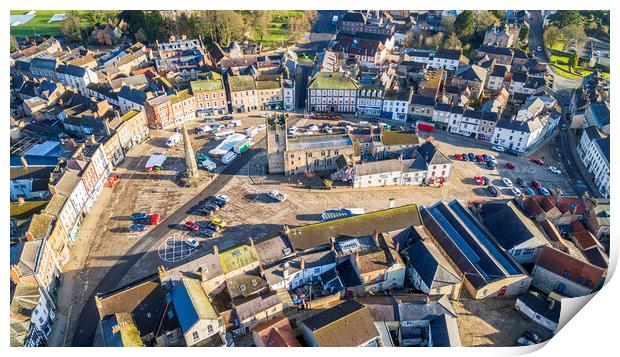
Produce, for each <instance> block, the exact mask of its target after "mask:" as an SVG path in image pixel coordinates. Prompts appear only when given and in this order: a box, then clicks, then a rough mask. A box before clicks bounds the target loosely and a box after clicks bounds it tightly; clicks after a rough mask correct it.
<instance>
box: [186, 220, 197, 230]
mask: <svg viewBox="0 0 620 357" xmlns="http://www.w3.org/2000/svg"><path fill="white" fill-rule="evenodd" d="M184 226H185V228H186V229H187V230H188V231H194V232H196V231H197V230H199V229H200V226H199V225H198V224H197V223H195V222H192V221H187V222H185V224H184Z"/></svg>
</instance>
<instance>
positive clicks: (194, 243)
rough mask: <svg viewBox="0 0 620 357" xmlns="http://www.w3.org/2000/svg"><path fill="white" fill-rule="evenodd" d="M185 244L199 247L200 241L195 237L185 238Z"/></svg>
mask: <svg viewBox="0 0 620 357" xmlns="http://www.w3.org/2000/svg"><path fill="white" fill-rule="evenodd" d="M185 244H187V245H189V246H190V247H192V248H198V246H199V245H200V243H198V241H197V240H195V239H194V238H187V239H185Z"/></svg>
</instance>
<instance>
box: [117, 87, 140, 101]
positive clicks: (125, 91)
mask: <svg viewBox="0 0 620 357" xmlns="http://www.w3.org/2000/svg"><path fill="white" fill-rule="evenodd" d="M117 97H118V98H123V99H126V100H128V101H130V102H133V103H136V104H139V105H144V103H145V102H146V100H147V96H146V93H145V92H144V91H141V90H137V89H132V88H130V87H128V86H123V87H122V88H121V90H120V91H119V92H118V94H117Z"/></svg>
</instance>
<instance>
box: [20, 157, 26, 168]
mask: <svg viewBox="0 0 620 357" xmlns="http://www.w3.org/2000/svg"><path fill="white" fill-rule="evenodd" d="M19 160H21V162H22V166H23V167H28V161H26V158H25V157H24V156H23V155H21V156H20V157H19Z"/></svg>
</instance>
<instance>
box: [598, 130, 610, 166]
mask: <svg viewBox="0 0 620 357" xmlns="http://www.w3.org/2000/svg"><path fill="white" fill-rule="evenodd" d="M610 140H611V139H609V136H608V137H606V138H602V139H596V140H594V143H595V144H596V146H598V148H599V149H600V151H601V153H602V154H603V156H604V157H605V159H607V163H611V161H610V158H609V141H610Z"/></svg>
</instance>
